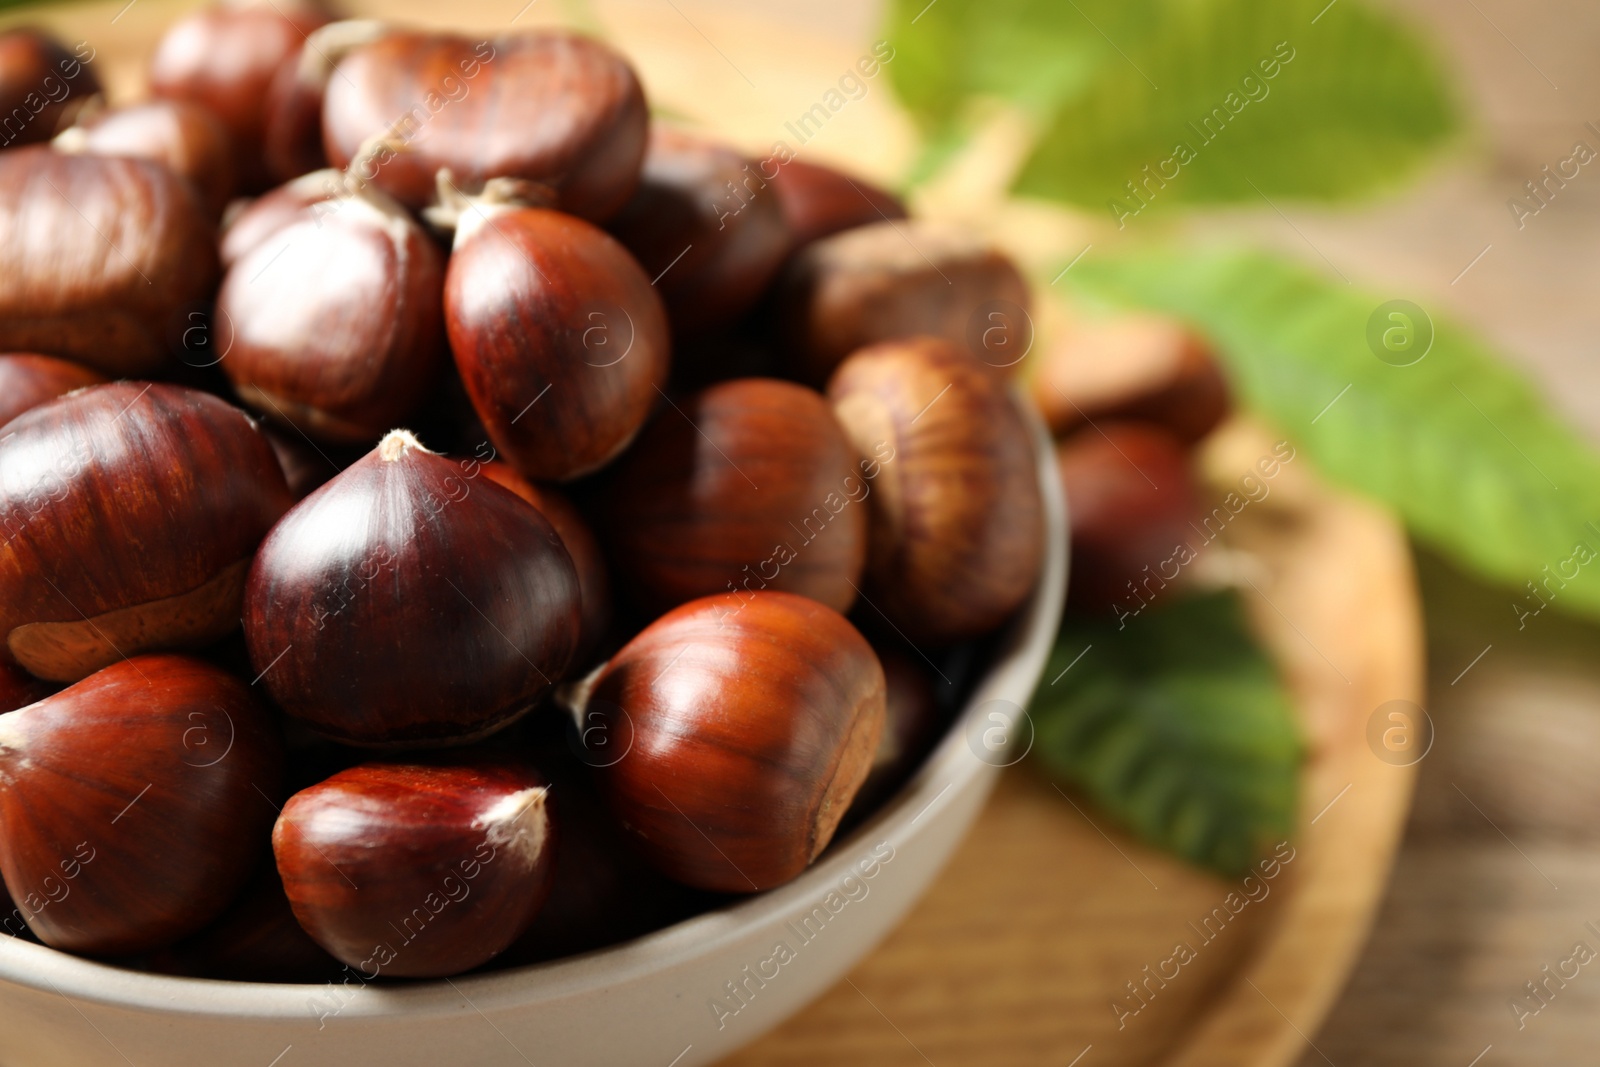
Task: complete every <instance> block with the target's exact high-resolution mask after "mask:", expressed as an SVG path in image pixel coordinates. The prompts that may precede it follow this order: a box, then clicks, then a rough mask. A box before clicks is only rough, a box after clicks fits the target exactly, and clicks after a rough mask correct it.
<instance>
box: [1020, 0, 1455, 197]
mask: <svg viewBox="0 0 1600 1067" xmlns="http://www.w3.org/2000/svg"><path fill="white" fill-rule="evenodd" d="M1319 11H1321V12H1323V14H1322V17H1321V18H1320V19H1318V21H1317V23H1316V25H1312V24H1311V20H1312V19H1313V18H1315V17H1316V16H1317V14H1318V12H1319ZM1136 68H1137V69H1136ZM1157 86H1159V89H1158V88H1157ZM1456 126H1457V119H1456V114H1455V108H1454V106H1453V102H1452V100H1451V99H1450V97H1449V95H1448V93H1447V91H1446V89H1445V81H1444V79H1443V77H1442V75H1441V74H1440V71H1439V68H1438V66H1437V64H1436V63H1435V62H1434V60H1433V57H1432V56H1431V55H1430V54H1429V53H1428V51H1427V50H1426V49H1424V48H1423V47H1422V45H1421V43H1420V42H1419V41H1418V40H1417V39H1416V38H1415V37H1414V36H1413V35H1412V34H1410V33H1409V32H1407V31H1406V30H1405V29H1404V28H1402V27H1401V26H1399V25H1397V24H1395V23H1394V22H1393V20H1392V19H1390V18H1388V17H1386V16H1384V15H1380V14H1378V13H1376V12H1374V11H1371V10H1369V9H1368V8H1365V7H1362V6H1361V5H1360V4H1359V3H1352V2H1350V0H1341V2H1340V3H1338V4H1336V5H1334V6H1333V7H1328V6H1327V0H1205V2H1201V3H1178V4H1176V5H1172V6H1169V9H1168V10H1167V11H1166V12H1165V13H1164V15H1163V21H1162V23H1161V32H1160V33H1158V34H1155V35H1152V36H1150V37H1148V38H1147V39H1146V40H1145V41H1144V42H1143V43H1142V45H1140V46H1139V47H1138V48H1136V49H1134V50H1133V51H1130V52H1129V58H1128V61H1127V62H1123V63H1112V64H1109V65H1108V66H1106V67H1104V68H1103V69H1102V70H1101V71H1100V73H1099V76H1098V77H1097V78H1096V80H1095V84H1094V86H1093V90H1092V91H1091V92H1088V93H1085V94H1083V95H1081V96H1078V97H1076V98H1074V99H1072V100H1070V101H1067V102H1065V103H1064V104H1063V106H1062V107H1061V108H1060V109H1059V110H1058V111H1057V112H1056V114H1055V118H1054V121H1053V123H1052V124H1051V126H1050V128H1049V130H1048V131H1047V132H1046V133H1045V134H1044V136H1043V137H1042V138H1041V139H1040V142H1039V146H1038V149H1037V150H1036V152H1035V154H1034V156H1033V158H1032V159H1030V160H1029V161H1028V163H1027V165H1026V166H1025V167H1024V169H1023V172H1022V174H1021V176H1020V177H1019V179H1018V182H1017V191H1018V192H1021V193H1025V194H1029V195H1034V196H1042V197H1048V198H1052V199H1058V200H1068V201H1072V202H1075V203H1079V204H1084V205H1091V206H1094V207H1107V206H1110V207H1111V212H1112V215H1113V217H1114V218H1119V219H1126V216H1127V213H1129V212H1131V213H1135V214H1142V213H1143V209H1144V205H1145V204H1149V205H1150V206H1151V207H1154V208H1156V209H1162V208H1166V207H1170V206H1173V205H1177V204H1182V203H1215V202H1226V201H1241V200H1243V201H1255V202H1256V203H1261V200H1262V197H1263V196H1265V197H1278V196H1285V197H1297V198H1311V199H1335V198H1339V197H1348V196H1355V195H1359V194H1362V193H1365V192H1368V191H1370V190H1373V189H1378V188H1382V187H1384V186H1385V185H1389V184H1392V183H1393V182H1394V181H1395V180H1397V179H1398V178H1399V177H1401V176H1403V175H1405V174H1406V173H1408V172H1409V171H1411V170H1413V169H1414V168H1415V167H1416V166H1417V164H1418V163H1420V162H1421V161H1423V160H1424V159H1426V158H1427V157H1428V156H1429V155H1431V154H1432V153H1433V151H1434V150H1435V149H1437V148H1438V147H1439V146H1440V145H1441V144H1442V143H1443V142H1444V141H1445V140H1447V139H1448V138H1449V137H1450V136H1451V135H1452V134H1453V133H1454V132H1455V130H1456ZM1147 167H1148V168H1149V170H1146V169H1145V168H1147ZM1130 182H1131V183H1132V185H1133V190H1132V191H1130V189H1129V183H1130ZM1113 200H1115V201H1116V204H1115V205H1112V204H1111V202H1112V201H1113ZM1119 205H1120V206H1119Z"/></svg>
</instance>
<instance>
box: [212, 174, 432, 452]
mask: <svg viewBox="0 0 1600 1067" xmlns="http://www.w3.org/2000/svg"><path fill="white" fill-rule="evenodd" d="M443 288H444V255H443V253H441V252H440V251H439V247H438V245H436V244H434V242H433V239H432V238H430V237H429V236H428V234H427V233H426V232H424V230H423V229H422V227H421V226H419V225H418V224H417V223H416V222H415V221H413V220H412V219H411V217H410V216H409V215H407V214H406V212H405V210H404V209H403V208H401V207H400V205H399V204H397V203H396V202H395V201H394V200H393V199H392V198H390V197H389V196H387V195H385V194H383V193H381V192H378V191H377V190H367V191H365V192H363V193H359V194H356V195H353V196H342V197H337V198H334V199H330V200H327V201H325V202H322V203H320V204H317V205H315V206H312V207H309V208H307V209H305V210H303V211H302V212H301V213H300V214H299V216H298V221H295V222H291V223H288V224H287V225H284V226H282V227H281V228H279V229H278V230H277V231H276V232H275V233H273V234H272V235H271V236H270V237H267V238H265V239H264V240H262V241H261V243H260V244H258V245H257V246H256V247H255V248H253V249H251V250H250V251H248V252H246V253H244V254H243V255H241V256H240V257H239V259H238V261H237V262H235V263H234V264H233V266H232V267H230V268H229V269H228V274H227V277H226V278H224V279H223V282H222V291H221V292H220V293H218V294H217V315H218V318H219V319H221V320H222V321H223V322H226V323H227V324H228V326H229V329H230V332H231V333H230V335H231V346H230V347H229V350H228V353H227V357H226V358H225V359H223V361H222V369H223V370H224V371H225V372H226V373H227V375H228V379H229V381H231V382H232V383H233V386H234V389H235V390H236V391H237V392H238V394H239V397H240V399H241V400H243V401H244V402H245V403H246V404H247V405H249V406H250V407H251V408H252V409H254V410H256V411H259V412H260V413H261V414H262V415H263V416H265V417H266V418H268V419H269V420H271V421H273V422H275V423H278V424H279V425H283V426H288V427H293V428H295V429H298V430H299V431H300V432H303V433H306V434H309V435H310V436H312V437H314V438H318V439H320V440H324V441H331V442H333V443H336V444H362V443H370V442H373V441H376V440H377V439H378V438H379V437H381V436H382V435H383V433H384V432H385V431H387V430H389V429H392V428H393V427H394V426H396V425H398V424H400V423H401V422H402V421H403V420H404V419H405V418H406V417H407V416H408V415H410V414H411V413H412V411H413V410H414V409H415V408H416V407H417V406H418V405H419V404H420V403H421V401H422V399H423V397H424V395H425V394H426V393H427V391H428V390H429V389H430V388H431V387H432V386H433V385H434V380H435V378H436V377H437V376H438V374H439V371H440V369H441V368H442V367H443V366H444V363H445V350H446V349H445V335H444V310H443V307H442V300H441V294H442V291H443Z"/></svg>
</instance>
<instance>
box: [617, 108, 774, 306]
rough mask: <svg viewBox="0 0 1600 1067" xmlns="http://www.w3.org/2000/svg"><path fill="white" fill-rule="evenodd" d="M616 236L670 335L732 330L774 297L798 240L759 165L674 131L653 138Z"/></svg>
mask: <svg viewBox="0 0 1600 1067" xmlns="http://www.w3.org/2000/svg"><path fill="white" fill-rule="evenodd" d="M608 228H609V229H610V230H611V232H612V233H614V234H616V236H617V239H618V240H620V241H621V242H622V243H623V244H624V245H626V246H627V247H628V250H629V251H630V252H632V253H633V254H634V255H635V256H637V257H638V259H639V263H640V265H641V266H643V267H644V269H645V273H646V274H648V275H650V277H652V278H654V279H655V285H656V287H657V288H658V289H660V290H661V296H662V299H664V300H665V301H666V302H667V314H668V317H669V318H670V319H671V320H672V328H673V330H674V331H675V332H677V333H678V334H680V335H698V334H703V333H706V332H708V331H710V330H714V329H718V328H720V327H724V326H728V325H730V324H732V323H733V322H734V320H736V319H738V318H739V316H741V315H743V314H744V313H745V312H746V311H749V310H750V308H751V307H752V306H754V304H755V302H756V301H757V300H759V299H760V298H761V295H762V293H764V292H766V290H767V286H768V285H769V284H770V283H771V282H772V279H773V277H774V275H776V274H777V272H778V268H779V267H780V266H782V265H783V260H784V257H785V256H786V255H788V252H789V247H790V238H789V231H788V228H787V227H786V226H785V225H784V219H783V209H782V207H781V206H780V205H779V202H778V197H777V195H776V194H775V193H774V192H773V191H772V190H771V189H769V188H768V183H767V181H766V180H765V179H764V178H762V177H761V172H760V171H759V170H758V164H757V163H756V162H754V161H752V160H749V159H746V158H745V157H744V156H742V155H740V154H739V153H738V152H735V151H734V150H733V149H731V148H727V147H725V146H723V145H720V144H717V143H716V142H713V141H709V140H706V139H705V138H702V137H698V136H696V135H694V134H691V133H686V132H684V131H682V130H677V129H673V128H672V127H670V126H660V125H658V126H655V127H654V128H653V129H651V131H650V150H649V152H648V153H647V154H646V155H645V159H644V173H643V176H642V178H641V179H640V182H639V190H638V192H636V193H634V194H633V199H632V200H630V201H628V205H627V207H625V208H623V209H622V211H621V213H619V214H618V215H617V216H616V218H614V219H612V220H611V222H610V224H609V226H608Z"/></svg>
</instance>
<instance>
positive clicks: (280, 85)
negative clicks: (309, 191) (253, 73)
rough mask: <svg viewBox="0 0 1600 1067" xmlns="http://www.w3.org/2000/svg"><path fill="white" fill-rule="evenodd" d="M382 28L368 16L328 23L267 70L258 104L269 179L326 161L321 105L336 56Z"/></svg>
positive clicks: (287, 176)
mask: <svg viewBox="0 0 1600 1067" xmlns="http://www.w3.org/2000/svg"><path fill="white" fill-rule="evenodd" d="M387 32H388V30H387V28H386V27H385V26H384V24H383V23H381V22H378V21H375V20H371V19H348V20H345V21H342V22H330V23H328V24H327V25H326V26H323V27H322V28H321V29H319V30H317V31H316V32H315V33H313V34H311V35H310V36H309V37H307V38H306V43H305V46H304V47H302V48H301V49H300V54H299V56H298V57H296V58H295V59H294V60H291V61H286V62H284V63H283V64H281V65H280V66H279V67H278V72H277V74H275V75H273V78H272V84H271V85H269V86H268V87H267V98H266V101H265V104H264V107H265V111H266V116H265V119H264V123H263V129H262V135H261V136H262V140H261V152H262V157H263V159H264V160H265V161H266V165H267V171H268V172H269V173H270V174H271V175H272V177H273V179H274V180H275V181H280V182H286V181H289V180H291V179H293V178H297V177H299V176H301V175H302V174H309V173H311V172H312V171H314V170H320V169H322V168H324V167H326V166H327V165H328V154H327V152H326V151H325V150H324V149H323V147H322V104H323V100H324V98H325V96H326V94H327V91H328V80H329V79H330V78H332V77H333V69H334V67H335V66H336V65H337V64H338V61H339V60H340V59H342V58H343V57H344V56H345V55H347V54H348V53H349V52H350V50H351V49H353V48H356V47H359V46H360V45H363V44H366V43H367V42H369V41H375V40H377V39H378V38H379V37H382V36H383V35H384V34H385V33H387Z"/></svg>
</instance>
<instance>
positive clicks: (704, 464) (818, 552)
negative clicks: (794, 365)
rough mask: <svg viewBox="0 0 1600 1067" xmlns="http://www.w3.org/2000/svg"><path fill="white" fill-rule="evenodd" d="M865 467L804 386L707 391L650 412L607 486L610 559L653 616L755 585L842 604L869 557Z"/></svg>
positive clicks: (752, 384) (724, 386)
mask: <svg viewBox="0 0 1600 1067" xmlns="http://www.w3.org/2000/svg"><path fill="white" fill-rule="evenodd" d="M872 462H873V461H870V460H864V459H862V458H860V457H859V456H857V454H856V447H855V446H854V445H853V444H852V443H851V441H850V439H849V438H848V437H846V436H845V431H844V429H843V428H842V427H841V426H840V425H839V421H838V420H837V419H836V418H835V417H834V414H833V412H832V411H831V410H830V409H829V407H828V402H827V401H826V400H824V399H823V398H822V396H821V395H820V394H818V393H817V392H815V391H814V390H811V389H807V388H806V387H805V386H803V385H795V384H793V383H792V382H782V381H777V380H774V379H770V378H741V379H736V380H734V381H731V382H722V383H720V384H718V385H713V386H711V387H710V388H708V389H705V390H703V391H702V392H699V393H696V394H694V395H693V396H690V397H687V398H685V399H683V400H682V401H681V402H680V403H678V404H675V405H674V406H673V407H670V408H667V409H664V410H663V411H661V412H660V413H659V414H658V415H657V416H656V418H655V420H654V421H653V422H652V423H651V424H650V426H649V428H648V429H646V430H645V432H644V433H643V434H642V435H641V436H640V439H639V442H638V444H636V445H635V446H634V447H633V448H632V449H630V450H629V451H628V454H627V455H626V456H624V457H623V458H622V460H621V461H620V462H619V463H618V464H617V467H616V470H615V472H614V475H615V476H614V477H613V478H610V479H609V480H608V481H607V484H606V489H605V493H606V502H605V504H604V505H603V506H604V511H605V519H604V521H603V524H602V525H603V528H604V529H605V531H606V534H607V540H608V543H609V545H610V547H611V559H612V561H613V562H614V564H615V565H616V567H617V569H618V571H619V572H620V573H622V574H625V575H627V578H628V582H627V584H628V586H629V588H630V590H632V591H633V592H634V594H635V596H636V598H637V599H638V600H640V601H641V602H642V603H643V606H644V607H646V608H649V609H653V610H656V611H661V610H665V609H666V608H669V607H672V606H674V605H677V604H681V603H683V602H684V601H686V600H692V599H694V598H695V597H700V596H708V595H710V594H712V593H723V592H729V591H737V592H739V593H740V594H741V595H748V594H749V593H750V592H753V591H755V590H758V589H776V590H780V591H783V592H789V593H799V594H801V595H803V596H808V597H811V598H812V599H813V600H818V601H821V602H822V603H824V604H826V605H827V606H828V607H830V608H833V609H834V610H835V611H840V612H842V611H846V610H848V609H849V607H850V605H851V604H852V603H853V602H854V601H855V598H856V586H857V583H858V582H859V580H860V578H861V572H862V568H863V567H864V566H865V564H866V559H867V527H868V506H867V503H866V501H867V500H868V498H869V497H870V496H871V495H872V484H871V479H870V478H869V477H868V475H867V471H868V470H869V468H870V467H871V466H872Z"/></svg>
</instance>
